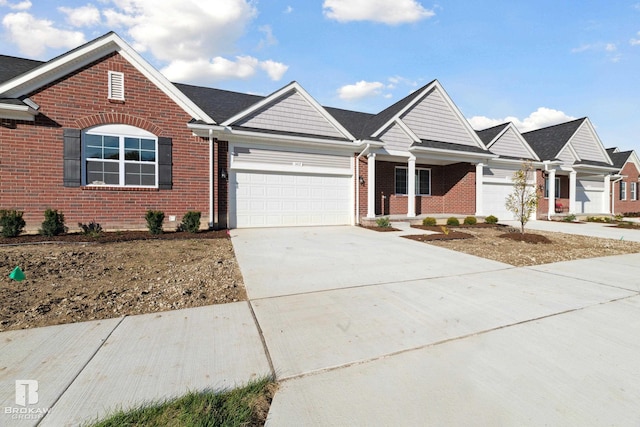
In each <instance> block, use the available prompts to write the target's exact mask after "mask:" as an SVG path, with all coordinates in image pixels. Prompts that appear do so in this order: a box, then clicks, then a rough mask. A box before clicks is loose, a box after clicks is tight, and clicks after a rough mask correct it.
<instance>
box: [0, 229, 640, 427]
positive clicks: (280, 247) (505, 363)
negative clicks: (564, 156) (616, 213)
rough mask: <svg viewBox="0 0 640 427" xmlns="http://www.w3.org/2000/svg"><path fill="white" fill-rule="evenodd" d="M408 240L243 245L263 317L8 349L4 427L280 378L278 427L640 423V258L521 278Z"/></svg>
mask: <svg viewBox="0 0 640 427" xmlns="http://www.w3.org/2000/svg"><path fill="white" fill-rule="evenodd" d="M531 225H532V226H533V225H538V226H539V227H549V228H551V227H553V231H560V232H562V231H563V230H564V231H569V230H584V231H585V232H589V233H593V235H598V234H599V233H603V234H608V235H610V236H611V237H610V238H615V236H614V233H615V232H618V231H619V229H606V228H604V227H603V225H601V224H593V225H594V226H595V227H591V225H592V224H582V225H577V224H562V223H544V222H542V221H538V222H534V223H531ZM585 226H587V227H585ZM530 228H531V229H534V228H533V227H530ZM625 231H626V230H625ZM630 231H634V232H635V230H630ZM406 232H411V230H402V231H400V232H390V233H380V232H375V231H370V230H365V229H362V228H358V227H321V228H293V229H253V230H252V229H247V230H233V231H232V233H231V234H232V241H233V244H234V248H235V250H236V254H237V258H238V262H239V264H240V268H241V271H242V273H243V275H244V280H245V285H246V287H247V292H248V294H249V296H250V298H251V300H250V302H239V303H233V304H224V305H214V306H207V307H199V308H192V309H185V310H177V311H171V312H162V313H154V314H148V315H141V316H131V317H126V318H118V319H109V320H103V321H94V322H84V323H75V324H69V325H61V326H51V327H47V328H38V329H33V330H21V331H11V332H4V333H0V406H2V410H1V412H0V425H2V426H14V425H15V426H28V425H36V424H37V423H38V422H39V419H38V418H35V417H36V416H40V415H42V414H38V413H37V410H40V411H41V412H44V411H47V415H46V416H44V418H42V422H41V423H40V425H42V426H60V425H77V424H79V423H80V422H83V421H86V420H91V419H96V418H97V417H101V416H103V415H104V414H105V413H107V412H108V411H110V410H112V409H114V408H116V407H123V408H127V407H129V406H132V405H133V406H135V405H138V404H139V403H141V402H145V401H150V400H155V399H164V398H169V397H173V396H177V395H182V394H184V393H185V392H187V391H188V390H196V389H203V388H213V389H216V388H224V387H233V386H236V385H241V384H244V383H246V382H247V381H249V380H251V379H253V378H255V377H257V376H262V375H269V374H271V373H273V372H275V374H276V375H277V378H278V379H279V380H281V387H280V390H279V391H278V393H277V394H276V396H275V399H274V401H273V404H272V407H271V411H270V413H269V417H268V421H267V422H268V424H269V425H271V426H279V425H285V426H288V425H292V424H293V425H317V426H325V425H469V424H473V425H487V426H489V425H491V426H493V425H541V424H542V425H544V424H547V425H567V424H572V425H576V424H578V425H602V424H614V425H636V426H637V425H640V407H638V405H637V402H638V399H640V358H638V357H637V354H639V353H640V338H638V337H640V254H631V255H619V256H613V257H605V258H597V259H587V260H578V261H571V262H563V263H556V264H547V265H541V266H535V267H526V268H515V267H512V266H510V265H507V264H502V263H498V262H494V261H490V260H486V259H482V258H478V257H473V256H470V255H466V254H461V253H457V252H453V251H449V250H446V249H442V248H439V247H435V246H432V245H427V244H424V243H420V242H416V241H412V240H407V239H404V238H401V237H400V235H402V234H404V233H406ZM271 364H273V366H272V365H271ZM16 380H34V381H38V384H37V385H38V390H37V397H38V399H37V402H35V401H32V399H30V398H31V397H32V396H30V393H29V390H31V391H33V389H29V388H27V393H26V394H25V403H26V405H25V406H20V402H19V400H20V396H19V393H18V394H16V384H15V381H16ZM32 385H33V384H32ZM7 408H8V410H9V411H8V412H7ZM25 408H26V409H25ZM29 409H31V410H35V411H36V413H35V414H33V413H32V414H29V413H27V414H20V413H19V412H20V411H21V410H29ZM14 415H16V416H20V415H33V416H34V418H32V419H27V420H24V419H17V418H16V419H14Z"/></svg>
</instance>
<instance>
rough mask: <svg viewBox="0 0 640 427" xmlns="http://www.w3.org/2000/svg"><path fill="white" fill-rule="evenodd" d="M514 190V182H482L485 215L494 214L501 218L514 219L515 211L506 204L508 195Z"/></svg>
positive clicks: (483, 211)
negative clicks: (512, 211) (510, 210)
mask: <svg viewBox="0 0 640 427" xmlns="http://www.w3.org/2000/svg"><path fill="white" fill-rule="evenodd" d="M512 192H513V184H511V183H509V184H505V183H493V182H491V183H489V182H485V183H483V184H482V213H483V215H485V216H488V215H494V216H496V217H498V219H501V220H505V221H506V220H512V219H513V213H511V212H509V211H508V210H507V208H506V206H505V203H506V201H507V197H508V196H509V194H511V193H512Z"/></svg>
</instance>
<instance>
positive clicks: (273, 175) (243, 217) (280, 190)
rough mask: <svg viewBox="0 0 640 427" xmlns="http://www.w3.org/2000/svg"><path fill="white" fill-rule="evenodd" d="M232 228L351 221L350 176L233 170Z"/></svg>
mask: <svg viewBox="0 0 640 427" xmlns="http://www.w3.org/2000/svg"><path fill="white" fill-rule="evenodd" d="M230 184H231V185H230V192H231V194H230V195H229V196H230V197H229V199H230V202H231V203H230V204H231V206H230V207H229V208H230V209H229V216H230V218H229V219H230V226H231V228H248V227H286V226H311V225H346V224H350V222H351V220H350V211H351V210H350V204H351V202H350V200H351V197H350V194H351V193H350V188H351V185H350V184H351V177H350V176H340V175H318V174H294V173H282V172H241V171H236V172H232V173H231V175H230Z"/></svg>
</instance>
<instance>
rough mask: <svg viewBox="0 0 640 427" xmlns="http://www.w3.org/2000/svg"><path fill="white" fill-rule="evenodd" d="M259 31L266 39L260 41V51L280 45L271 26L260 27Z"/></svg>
mask: <svg viewBox="0 0 640 427" xmlns="http://www.w3.org/2000/svg"><path fill="white" fill-rule="evenodd" d="M258 31H260V32H261V33H263V34H264V39H262V40H260V43H259V44H258V49H262V48H264V47H266V46H273V45H275V44H278V39H277V38H276V37H275V36H274V35H273V30H272V29H271V26H270V25H261V26H260V27H258Z"/></svg>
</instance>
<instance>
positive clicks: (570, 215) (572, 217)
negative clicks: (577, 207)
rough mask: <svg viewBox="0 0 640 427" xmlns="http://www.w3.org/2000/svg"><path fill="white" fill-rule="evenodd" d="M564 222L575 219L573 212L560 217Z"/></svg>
mask: <svg viewBox="0 0 640 427" xmlns="http://www.w3.org/2000/svg"><path fill="white" fill-rule="evenodd" d="M562 220H563V221H564V222H573V221H575V220H576V216H575V215H574V214H569V215H567V216H565V217H564V218H563V219H562Z"/></svg>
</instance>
